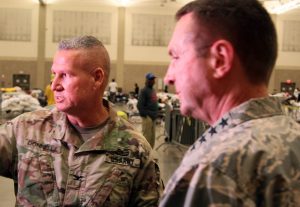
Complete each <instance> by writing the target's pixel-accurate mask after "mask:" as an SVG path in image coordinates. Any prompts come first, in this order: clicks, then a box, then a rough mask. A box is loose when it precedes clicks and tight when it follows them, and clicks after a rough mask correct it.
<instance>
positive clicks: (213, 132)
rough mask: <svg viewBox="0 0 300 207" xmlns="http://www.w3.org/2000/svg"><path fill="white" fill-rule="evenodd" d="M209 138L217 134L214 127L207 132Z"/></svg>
mask: <svg viewBox="0 0 300 207" xmlns="http://www.w3.org/2000/svg"><path fill="white" fill-rule="evenodd" d="M209 133H210V136H211V137H212V136H213V135H214V134H217V131H216V127H211V128H210V130H209Z"/></svg>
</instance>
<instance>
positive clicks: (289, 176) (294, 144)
mask: <svg viewBox="0 0 300 207" xmlns="http://www.w3.org/2000/svg"><path fill="white" fill-rule="evenodd" d="M174 206H176V207H177V206H185V207H194V206H224V207H225V206H248V207H251V206H270V207H273V206H300V125H299V124H298V123H297V122H295V121H294V120H293V119H291V118H290V117H288V116H286V115H284V114H283V111H282V107H281V104H280V101H279V100H277V99H276V98H261V99H252V100H249V101H247V102H245V103H243V104H241V105H239V106H237V107H235V108H234V109H232V110H231V111H230V112H228V113H227V114H226V115H224V116H223V117H222V118H221V119H220V120H218V121H217V122H216V123H215V124H214V125H213V126H212V127H210V128H209V129H208V130H207V131H206V132H205V133H204V134H203V135H202V136H201V137H200V138H199V139H198V140H197V141H196V142H195V143H194V144H193V145H192V146H191V147H190V148H189V150H188V151H187V153H186V155H185V157H184V159H183V160H182V163H181V165H180V166H179V168H178V169H177V170H176V172H175V173H174V174H173V176H172V178H171V179H170V180H169V182H168V184H167V186H166V190H165V192H164V195H163V198H162V201H161V203H160V207H174Z"/></svg>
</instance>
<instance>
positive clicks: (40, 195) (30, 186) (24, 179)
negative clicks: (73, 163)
mask: <svg viewBox="0 0 300 207" xmlns="http://www.w3.org/2000/svg"><path fill="white" fill-rule="evenodd" d="M19 158H20V159H19V163H18V198H17V199H18V203H19V204H22V203H24V204H27V205H28V204H32V205H34V206H45V205H47V206H49V205H48V204H49V203H51V205H50V206H58V205H57V204H58V203H59V197H58V191H57V187H56V181H55V175H54V168H53V160H52V156H51V154H47V153H40V152H35V151H28V152H27V153H26V154H23V155H22V156H21V157H19ZM55 189H56V190H55ZM55 192H56V193H55Z"/></svg>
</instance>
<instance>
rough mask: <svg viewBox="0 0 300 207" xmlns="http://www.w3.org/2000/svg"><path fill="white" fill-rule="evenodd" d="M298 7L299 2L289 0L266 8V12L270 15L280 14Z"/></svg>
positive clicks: (297, 0) (299, 0)
mask: <svg viewBox="0 0 300 207" xmlns="http://www.w3.org/2000/svg"><path fill="white" fill-rule="evenodd" d="M298 7H300V0H289V1H285V3H282V2H279V3H278V4H277V5H276V6H272V7H269V8H268V11H269V12H270V13H272V14H282V13H285V12H287V11H290V10H293V9H296V8H298Z"/></svg>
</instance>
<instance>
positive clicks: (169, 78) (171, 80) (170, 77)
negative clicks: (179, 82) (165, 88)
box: [164, 67, 175, 85]
mask: <svg viewBox="0 0 300 207" xmlns="http://www.w3.org/2000/svg"><path fill="white" fill-rule="evenodd" d="M164 82H165V85H174V82H175V78H174V76H173V74H172V73H171V70H170V67H169V68H168V71H167V73H166V75H165V78H164Z"/></svg>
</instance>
